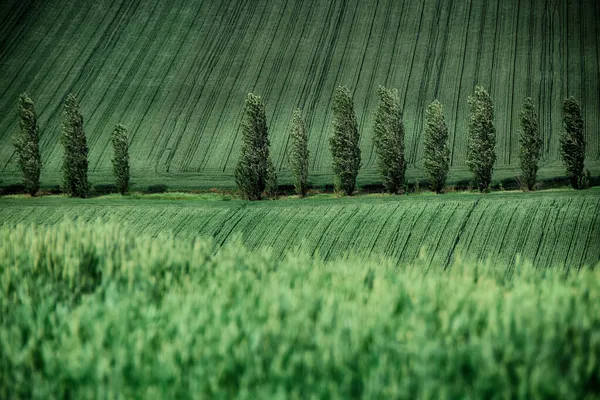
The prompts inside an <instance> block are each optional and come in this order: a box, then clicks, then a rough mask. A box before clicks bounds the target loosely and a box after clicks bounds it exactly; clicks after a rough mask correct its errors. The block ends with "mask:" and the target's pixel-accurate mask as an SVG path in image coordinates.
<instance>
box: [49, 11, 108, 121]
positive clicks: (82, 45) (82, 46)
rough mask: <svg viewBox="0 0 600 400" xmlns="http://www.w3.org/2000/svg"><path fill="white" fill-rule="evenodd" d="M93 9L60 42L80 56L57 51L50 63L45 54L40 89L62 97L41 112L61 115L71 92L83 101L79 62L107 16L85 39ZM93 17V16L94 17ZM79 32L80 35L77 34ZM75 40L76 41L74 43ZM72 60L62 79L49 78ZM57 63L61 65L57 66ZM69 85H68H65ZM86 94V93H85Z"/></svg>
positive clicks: (98, 22) (90, 46) (99, 20)
mask: <svg viewBox="0 0 600 400" xmlns="http://www.w3.org/2000/svg"><path fill="white" fill-rule="evenodd" d="M112 1H113V2H112V3H111V7H112V4H114V2H115V1H117V0H112ZM93 11H94V8H93V7H90V8H87V9H86V11H85V14H84V17H83V18H81V19H79V24H78V25H77V26H76V27H75V29H74V31H73V32H69V33H67V34H63V35H62V37H61V40H60V42H59V44H65V45H67V46H68V48H69V49H70V50H71V51H73V52H75V51H76V50H77V51H78V57H69V56H68V55H67V54H61V53H59V52H55V53H54V55H55V57H54V59H53V61H52V62H51V63H50V65H48V60H47V58H46V57H45V56H44V61H45V62H46V67H45V74H44V75H43V76H42V77H41V79H40V81H41V82H43V84H42V86H41V87H40V90H41V91H42V92H50V91H52V95H51V98H52V99H60V101H56V100H55V101H51V102H49V103H47V104H46V105H45V107H43V108H42V109H41V110H39V114H40V115H41V114H44V113H45V112H46V110H49V111H48V113H50V115H60V111H59V110H62V107H63V104H62V101H63V100H64V98H65V97H66V96H67V94H69V93H73V92H74V94H75V95H77V97H78V100H79V102H80V103H81V100H82V97H83V96H81V95H80V94H79V91H74V90H73V88H74V85H75V84H76V83H77V81H78V79H79V78H80V76H79V73H77V69H78V68H80V67H79V65H80V64H81V63H80V62H79V60H80V57H81V54H85V52H86V50H87V49H88V47H89V48H92V47H93V46H94V44H95V43H94V42H93V41H92V40H91V38H94V37H95V36H96V33H97V32H98V31H99V30H100V29H101V27H102V26H103V24H104V19H105V18H106V17H107V15H104V17H103V18H102V19H98V20H96V21H95V22H96V23H95V25H94V26H91V29H92V30H91V34H90V35H89V36H87V35H85V36H87V38H88V40H86V41H84V40H83V37H85V36H84V35H83V33H82V28H88V26H87V25H86V24H85V21H87V20H88V19H90V18H89V16H91V15H93ZM92 19H93V18H92ZM72 21H73V19H70V18H66V22H67V23H72ZM71 27H72V26H69V27H68V28H67V29H71ZM78 32H79V35H78V34H77V33H78ZM69 38H78V39H80V40H81V42H77V41H73V40H69ZM73 42H75V43H73ZM67 62H70V64H68V65H69V68H68V69H67V71H66V73H64V74H63V75H62V79H61V80H52V79H49V76H51V75H52V74H53V71H54V70H55V69H59V70H61V71H64V70H65V68H64V65H65V63H67ZM57 65H60V67H57ZM83 65H85V63H83ZM75 74H77V77H76V76H75ZM66 83H68V85H67V84H66ZM52 86H54V89H52ZM65 86H67V87H65ZM84 95H85V94H84ZM51 121H54V123H55V124H57V122H58V119H57V118H54V120H51ZM84 122H86V121H85V120H84ZM50 127H54V126H53V124H51V125H50Z"/></svg>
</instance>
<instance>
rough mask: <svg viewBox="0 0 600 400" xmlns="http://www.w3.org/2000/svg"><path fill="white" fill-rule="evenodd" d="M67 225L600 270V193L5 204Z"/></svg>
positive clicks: (14, 213) (13, 215)
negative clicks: (107, 223)
mask: <svg viewBox="0 0 600 400" xmlns="http://www.w3.org/2000/svg"><path fill="white" fill-rule="evenodd" d="M64 218H69V219H71V218H77V219H78V220H83V221H95V220H96V219H98V218H100V219H102V220H111V219H114V220H115V221H117V222H119V223H122V224H125V225H126V227H127V229H128V230H130V231H132V232H135V233H136V234H148V235H158V234H159V233H166V232H172V234H173V236H175V237H179V238H186V237H195V236H197V235H200V236H209V237H212V238H213V239H214V241H215V244H216V245H217V246H221V245H223V244H225V243H227V242H229V241H231V240H232V238H233V237H235V236H236V235H240V238H241V240H242V242H243V243H244V244H245V245H246V246H247V247H248V248H250V249H258V248H262V247H271V248H272V250H273V252H274V253H275V255H276V256H281V255H283V254H284V253H285V252H287V251H289V250H290V249H291V248H294V247H295V246H299V245H302V246H304V248H305V250H306V251H307V252H308V253H309V254H315V253H318V254H320V256H321V257H323V258H324V259H326V260H331V259H336V258H339V257H344V256H346V255H348V254H350V253H354V254H356V255H357V256H358V257H360V258H364V259H374V260H377V259H378V258H379V257H381V256H386V257H389V258H391V259H392V260H394V261H397V262H399V263H412V262H414V261H415V260H417V259H419V258H420V257H425V260H424V262H425V264H426V265H427V266H431V267H434V268H441V267H444V266H448V265H450V264H451V263H452V262H453V261H454V260H456V259H457V258H459V259H466V260H471V259H475V260H487V259H489V260H490V261H491V262H492V263H493V264H497V265H502V266H505V267H510V266H512V265H514V262H515V256H516V255H517V254H520V255H521V256H522V258H524V259H527V260H530V261H532V262H533V263H534V264H535V265H536V266H540V267H546V266H564V267H565V268H577V267H579V266H581V265H583V264H587V265H594V264H596V263H598V262H600V196H598V193H597V192H596V191H585V192H581V193H579V194H573V193H572V192H564V193H561V192H545V193H542V192H539V193H530V194H506V195H503V194H493V195H487V196H481V195H446V196H443V197H439V196H426V195H425V196H405V197H400V198H398V197H383V198H374V197H362V198H358V199H335V200H315V199H307V200H289V201H283V200H282V201H276V202H262V203H251V202H243V201H228V202H226V201H191V200H189V201H185V200H175V201H162V200H127V199H125V200H123V199H101V198H100V199H88V200H77V199H65V198H62V197H59V198H54V199H52V198H43V199H22V198H18V199H10V198H2V199H0V221H4V223H19V222H23V223H37V224H56V223H59V222H61V221H63V219H64Z"/></svg>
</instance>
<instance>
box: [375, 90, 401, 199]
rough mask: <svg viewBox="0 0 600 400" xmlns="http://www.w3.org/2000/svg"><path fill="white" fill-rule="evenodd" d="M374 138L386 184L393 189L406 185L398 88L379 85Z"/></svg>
mask: <svg viewBox="0 0 600 400" xmlns="http://www.w3.org/2000/svg"><path fill="white" fill-rule="evenodd" d="M378 94H379V105H378V106H377V110H376V111H375V129H374V135H373V141H374V144H375V152H376V153H377V160H378V167H379V171H380V173H381V177H382V179H383V185H384V186H385V189H386V190H387V191H388V192H389V193H399V192H401V191H402V190H403V189H404V176H405V174H406V158H405V157H404V124H403V123H402V111H401V110H400V100H399V99H398V90H397V89H387V88H385V87H383V86H379V90H378Z"/></svg>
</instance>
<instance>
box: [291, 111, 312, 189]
mask: <svg viewBox="0 0 600 400" xmlns="http://www.w3.org/2000/svg"><path fill="white" fill-rule="evenodd" d="M290 137H291V139H292V150H291V152H290V164H291V166H292V174H293V177H294V187H295V188H296V193H297V194H298V195H299V196H300V197H304V196H306V193H307V191H308V137H307V134H306V127H305V126H304V121H303V119H302V114H301V111H300V109H296V111H294V116H293V118H292V131H291V133H290Z"/></svg>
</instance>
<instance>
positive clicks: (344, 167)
mask: <svg viewBox="0 0 600 400" xmlns="http://www.w3.org/2000/svg"><path fill="white" fill-rule="evenodd" d="M359 141H360V135H359V133H358V124H357V122H356V115H355V114H354V102H353V101H352V96H351V95H350V90H348V88H347V87H346V86H338V87H337V88H336V90H335V93H334V96H333V134H332V136H331V137H330V138H329V146H330V148H331V156H332V159H333V162H332V163H333V172H334V174H335V181H334V183H335V189H336V191H338V192H341V191H343V192H344V193H345V194H347V195H352V193H353V192H354V189H355V188H356V176H357V175H358V170H359V169H360V165H361V162H360V147H359Z"/></svg>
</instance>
